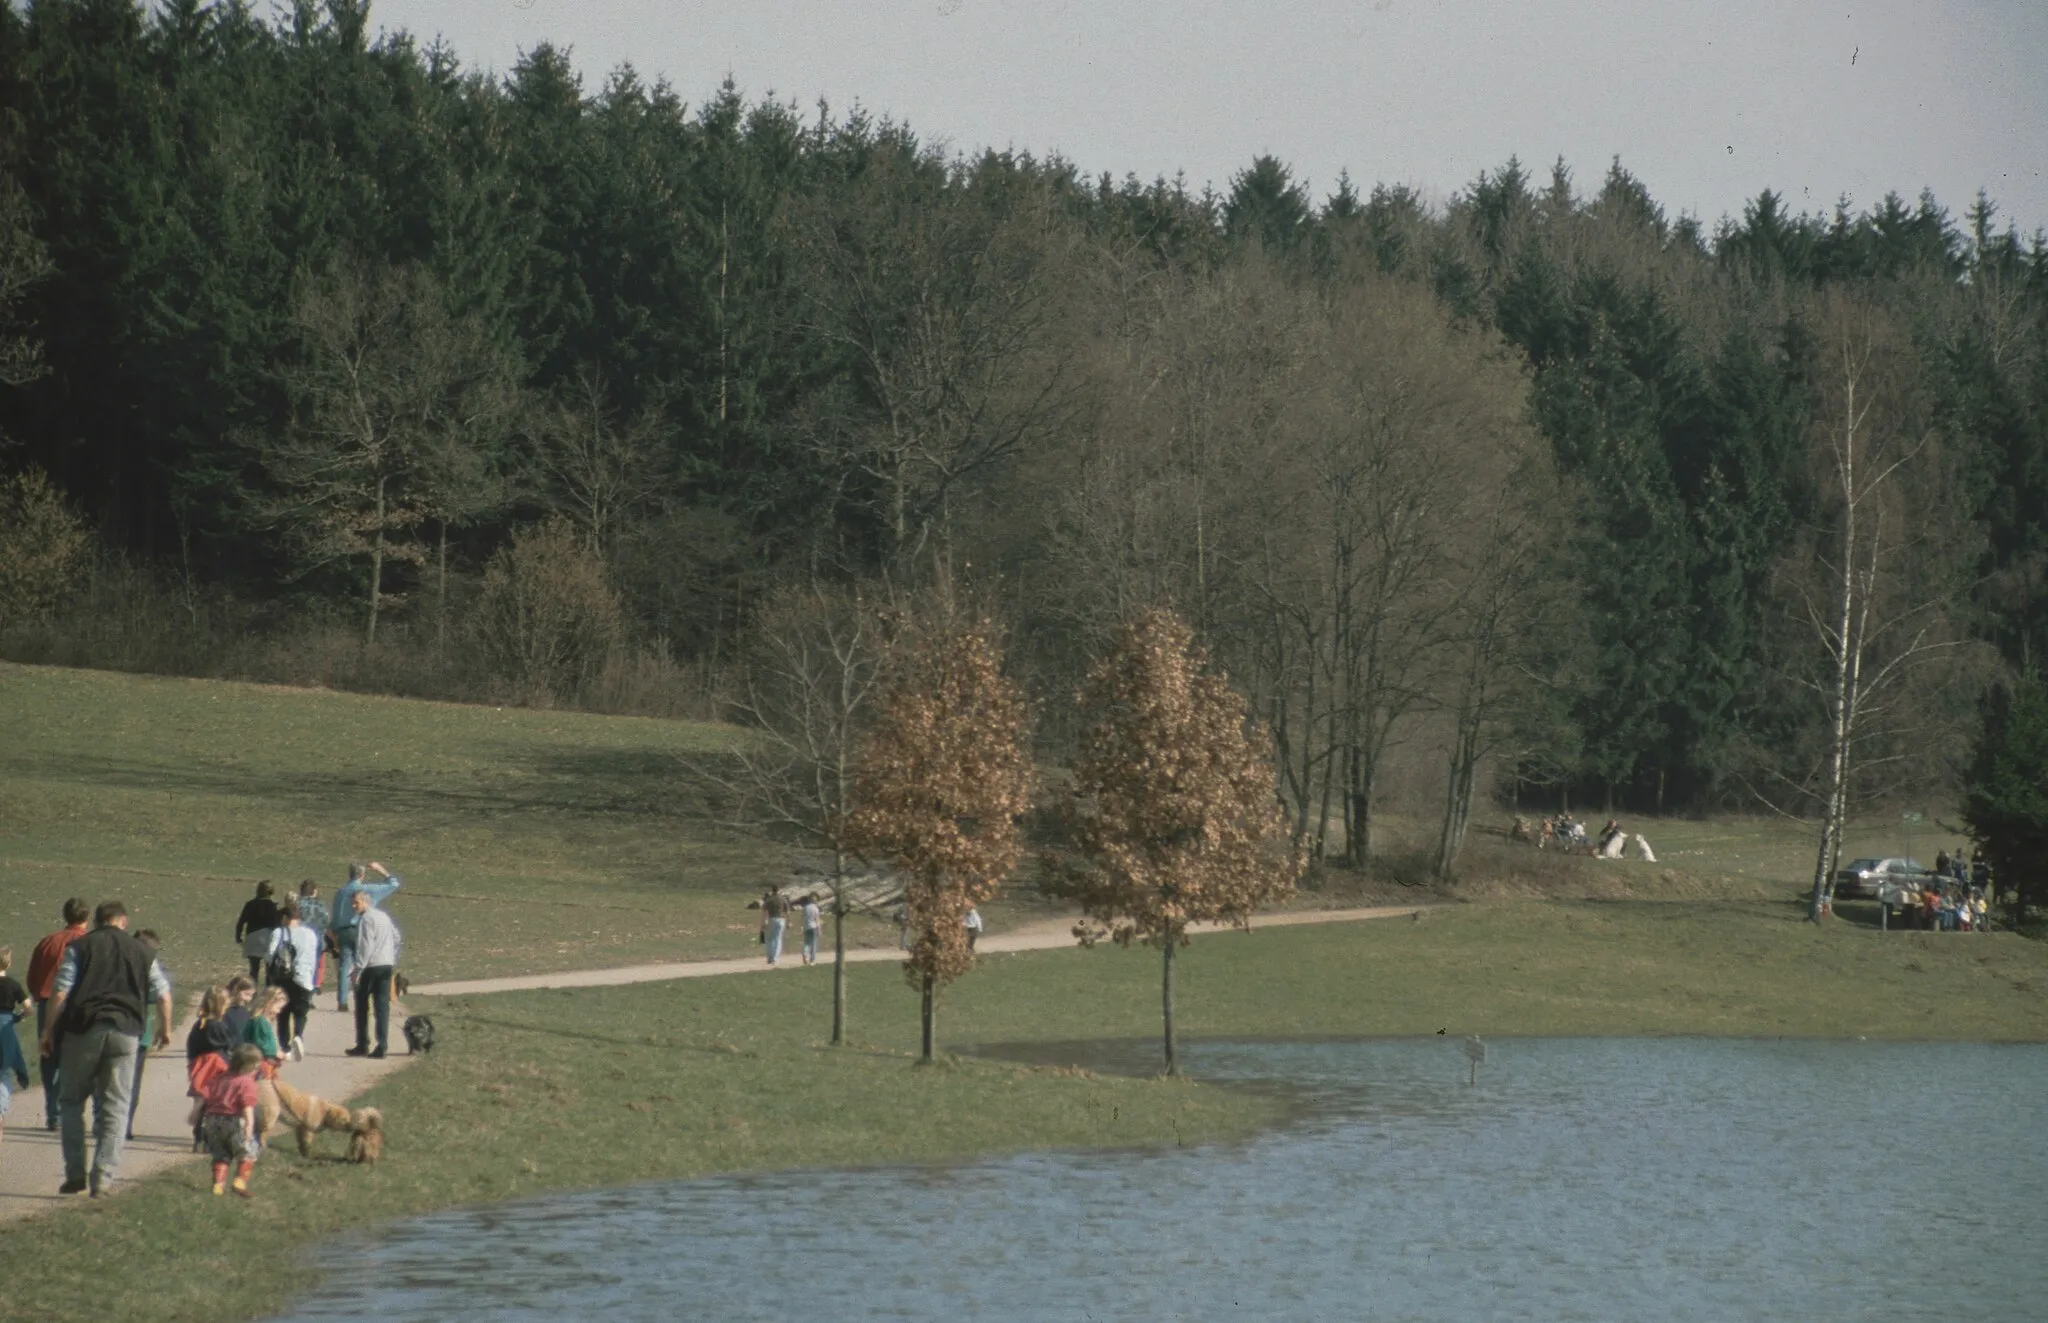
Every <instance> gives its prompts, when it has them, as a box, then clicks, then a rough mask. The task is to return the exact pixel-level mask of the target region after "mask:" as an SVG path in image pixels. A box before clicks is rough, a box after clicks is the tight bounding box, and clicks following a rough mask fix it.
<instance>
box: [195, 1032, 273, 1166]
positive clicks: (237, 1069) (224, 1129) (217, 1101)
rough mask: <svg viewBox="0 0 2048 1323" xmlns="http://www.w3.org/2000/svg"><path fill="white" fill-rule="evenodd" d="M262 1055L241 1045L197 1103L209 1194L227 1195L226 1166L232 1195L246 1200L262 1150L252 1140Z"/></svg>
mask: <svg viewBox="0 0 2048 1323" xmlns="http://www.w3.org/2000/svg"><path fill="white" fill-rule="evenodd" d="M262 1068H263V1053H262V1052H260V1051H258V1050H257V1049H256V1048H255V1047H254V1046H253V1045H251V1044H248V1043H244V1044H242V1045H241V1046H239V1047H237V1048H236V1049H235V1054H234V1056H233V1058H232V1059H231V1060H230V1061H229V1066H228V1071H227V1073H226V1074H224V1075H222V1076H220V1077H219V1078H218V1079H216V1080H214V1081H213V1083H212V1084H210V1085H208V1086H207V1090H206V1100H205V1101H204V1102H203V1103H201V1104H200V1133H201V1135H202V1136H203V1137H204V1138H205V1140H206V1151H207V1152H208V1153H209V1154H210V1155H211V1156H212V1158H213V1192H214V1193H215V1194H225V1193H227V1179H228V1165H229V1164H230V1163H233V1164H234V1167H235V1193H236V1194H239V1195H241V1196H243V1197H244V1198H247V1197H248V1194H249V1176H250V1173H251V1172H253V1171H254V1170H255V1169H256V1159H257V1157H258V1155H260V1154H261V1153H262V1151H263V1150H262V1147H261V1145H260V1144H259V1142H258V1140H257V1137H256V1079H257V1074H258V1072H259V1071H261V1070H262Z"/></svg>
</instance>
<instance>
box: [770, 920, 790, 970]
mask: <svg viewBox="0 0 2048 1323" xmlns="http://www.w3.org/2000/svg"><path fill="white" fill-rule="evenodd" d="M788 922H789V920H787V919H770V920H768V963H769V964H771V965H772V964H774V963H775V962H776V961H778V960H780V959H782V929H783V926H784V925H785V924H787V923H788Z"/></svg>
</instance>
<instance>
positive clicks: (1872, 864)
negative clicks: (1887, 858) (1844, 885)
mask: <svg viewBox="0 0 2048 1323" xmlns="http://www.w3.org/2000/svg"><path fill="white" fill-rule="evenodd" d="M1883 862H1884V860H1882V859H1852V860H1850V861H1849V866H1848V868H1847V870H1846V871H1847V872H1851V873H1868V872H1869V871H1871V870H1872V869H1874V868H1876V867H1877V866H1878V865H1879V864H1881V863H1883Z"/></svg>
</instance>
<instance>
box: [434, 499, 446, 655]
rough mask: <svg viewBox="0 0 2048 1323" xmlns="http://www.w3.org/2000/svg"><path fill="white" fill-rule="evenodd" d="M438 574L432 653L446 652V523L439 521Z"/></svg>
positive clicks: (435, 589)
mask: <svg viewBox="0 0 2048 1323" xmlns="http://www.w3.org/2000/svg"><path fill="white" fill-rule="evenodd" d="M437 568H438V570H439V574H438V575H437V576H436V578H437V582H436V584H435V586H434V651H435V652H437V653H443V652H446V651H448V521H447V520H446V519H443V520H442V521H441V547H440V552H439V557H438V562H437Z"/></svg>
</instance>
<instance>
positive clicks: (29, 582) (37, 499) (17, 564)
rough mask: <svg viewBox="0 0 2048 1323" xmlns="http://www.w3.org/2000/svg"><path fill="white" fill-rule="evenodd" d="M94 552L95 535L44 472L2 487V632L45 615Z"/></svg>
mask: <svg viewBox="0 0 2048 1323" xmlns="http://www.w3.org/2000/svg"><path fill="white" fill-rule="evenodd" d="M91 550H92V533H91V532H90V531H89V530H88V529H87V528H86V526H85V523H84V521H83V520H81V519H80V518H79V517H78V516H77V515H76V514H73V513H72V511H71V507H70V506H68V505H66V504H65V502H64V496H63V494H62V493H61V492H59V491H58V490H57V489H56V487H54V486H52V485H51V483H50V480H49V478H48V477H47V476H45V475H44V473H43V471H42V470H41V469H30V470H28V471H27V472H25V473H19V474H16V475H15V476H14V477H12V478H9V479H7V480H6V481H5V482H0V629H6V628H8V627H10V626H13V625H17V624H20V623H22V622H23V621H27V620H35V619H39V618H41V617H42V616H44V615H47V614H48V613H49V611H50V609H51V608H52V607H54V606H56V605H57V603H58V602H60V601H62V600H63V599H64V597H65V596H66V595H68V594H69V593H70V592H71V590H72V589H73V588H74V587H75V586H76V584H77V580H78V577H79V575H80V573H81V572H82V571H83V570H84V568H85V565H86V558H87V556H88V555H89V554H90V553H91Z"/></svg>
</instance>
